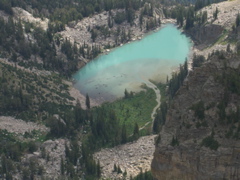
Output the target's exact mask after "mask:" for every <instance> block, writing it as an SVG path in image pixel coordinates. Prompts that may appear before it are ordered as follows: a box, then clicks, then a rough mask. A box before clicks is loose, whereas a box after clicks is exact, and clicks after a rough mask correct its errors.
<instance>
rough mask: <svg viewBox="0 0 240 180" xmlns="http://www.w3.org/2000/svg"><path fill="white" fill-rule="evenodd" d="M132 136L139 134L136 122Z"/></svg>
mask: <svg viewBox="0 0 240 180" xmlns="http://www.w3.org/2000/svg"><path fill="white" fill-rule="evenodd" d="M133 136H135V137H138V136H139V127H138V124H137V123H135V126H134V131H133Z"/></svg>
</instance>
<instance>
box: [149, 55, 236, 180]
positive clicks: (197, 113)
mask: <svg viewBox="0 0 240 180" xmlns="http://www.w3.org/2000/svg"><path fill="white" fill-rule="evenodd" d="M239 74H240V57H239V56H237V55H232V54H231V53H223V52H218V53H215V54H213V55H212V57H210V58H209V60H208V61H207V62H206V63H204V64H203V65H202V67H198V68H195V69H194V70H193V72H191V73H190V74H189V76H188V78H187V80H185V82H184V85H183V86H182V87H181V88H180V89H179V91H178V92H177V94H176V96H175V98H174V100H173V101H172V103H171V106H170V109H169V112H168V115H167V120H166V124H165V126H164V127H163V129H162V131H161V133H160V137H161V140H160V143H159V144H157V145H156V150H155V153H154V159H153V161H152V172H153V175H154V177H155V178H156V179H159V180H160V179H204V180H206V179H238V178H239V177H240V171H239V168H240V163H239V158H240V141H239V139H240V136H239V132H240V111H239V107H240V103H239V102H240V83H239V82H240V77H239Z"/></svg>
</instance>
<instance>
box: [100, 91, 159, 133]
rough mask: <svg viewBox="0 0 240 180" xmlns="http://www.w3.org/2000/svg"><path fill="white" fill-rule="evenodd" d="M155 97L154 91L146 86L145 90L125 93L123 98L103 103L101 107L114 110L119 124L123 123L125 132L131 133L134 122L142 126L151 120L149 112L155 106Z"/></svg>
mask: <svg viewBox="0 0 240 180" xmlns="http://www.w3.org/2000/svg"><path fill="white" fill-rule="evenodd" d="M129 94H131V93H129ZM125 95H126V94H125ZM155 99H156V95H155V93H154V91H153V90H152V89H149V88H147V89H146V91H141V92H139V93H136V94H135V95H133V94H132V95H131V96H130V95H128V93H127V95H126V96H125V98H123V99H120V100H117V101H115V102H113V103H107V104H104V105H103V108H106V109H112V110H113V111H115V113H116V117H117V118H118V119H119V122H120V125H123V124H125V125H126V128H127V134H128V135H130V134H132V133H133V130H134V126H135V124H136V123H137V124H138V126H139V127H142V126H143V125H144V124H145V123H147V122H149V121H151V113H152V110H153V108H154V107H155V106H156V100H155Z"/></svg>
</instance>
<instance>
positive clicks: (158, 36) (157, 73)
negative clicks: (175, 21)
mask: <svg viewBox="0 0 240 180" xmlns="http://www.w3.org/2000/svg"><path fill="white" fill-rule="evenodd" d="M190 48H191V41H190V39H189V38H188V37H186V36H185V35H184V34H182V33H181V31H179V30H178V29H177V28H176V27H175V26H174V25H172V24H168V25H165V26H163V27H162V28H161V29H160V30H159V31H157V32H154V33H151V34H149V35H147V36H145V37H144V38H143V39H142V40H139V41H134V42H131V43H129V44H126V45H123V46H122V47H118V48H115V49H113V50H112V51H110V52H109V53H108V54H103V55H101V56H98V57H97V58H96V59H94V60H92V61H91V62H89V63H88V64H87V65H86V66H84V67H82V68H81V69H80V70H79V71H78V72H77V73H76V74H74V76H73V78H74V80H75V84H74V87H75V88H77V89H78V90H79V91H80V92H81V93H82V94H84V95H86V94H87V93H88V95H89V96H90V97H91V98H93V99H95V100H97V101H99V102H103V101H112V100H114V99H116V98H119V97H122V96H123V95H124V90H125V89H127V90H128V91H134V92H138V91H140V90H141V85H142V84H143V83H144V80H147V79H151V80H154V81H157V82H159V81H165V80H166V77H167V75H168V76H170V75H171V73H172V71H173V70H174V69H176V68H177V67H178V66H179V64H183V63H184V61H185V59H186V58H187V57H188V54H189V52H190Z"/></svg>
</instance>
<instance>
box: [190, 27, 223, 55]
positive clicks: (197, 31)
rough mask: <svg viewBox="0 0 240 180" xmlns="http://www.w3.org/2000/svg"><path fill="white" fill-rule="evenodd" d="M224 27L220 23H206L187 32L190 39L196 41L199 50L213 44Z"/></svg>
mask: <svg viewBox="0 0 240 180" xmlns="http://www.w3.org/2000/svg"><path fill="white" fill-rule="evenodd" d="M223 30H224V28H223V27H222V26H221V25H216V24H208V25H206V26H200V27H198V26H196V27H194V28H192V29H191V30H190V31H189V32H188V33H189V34H190V35H191V37H192V39H193V40H194V41H195V42H196V43H197V45H198V48H199V49H200V50H202V49H204V48H206V47H208V46H209V44H213V43H214V42H216V41H217V39H218V38H219V37H220V36H221V35H222V33H223Z"/></svg>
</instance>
